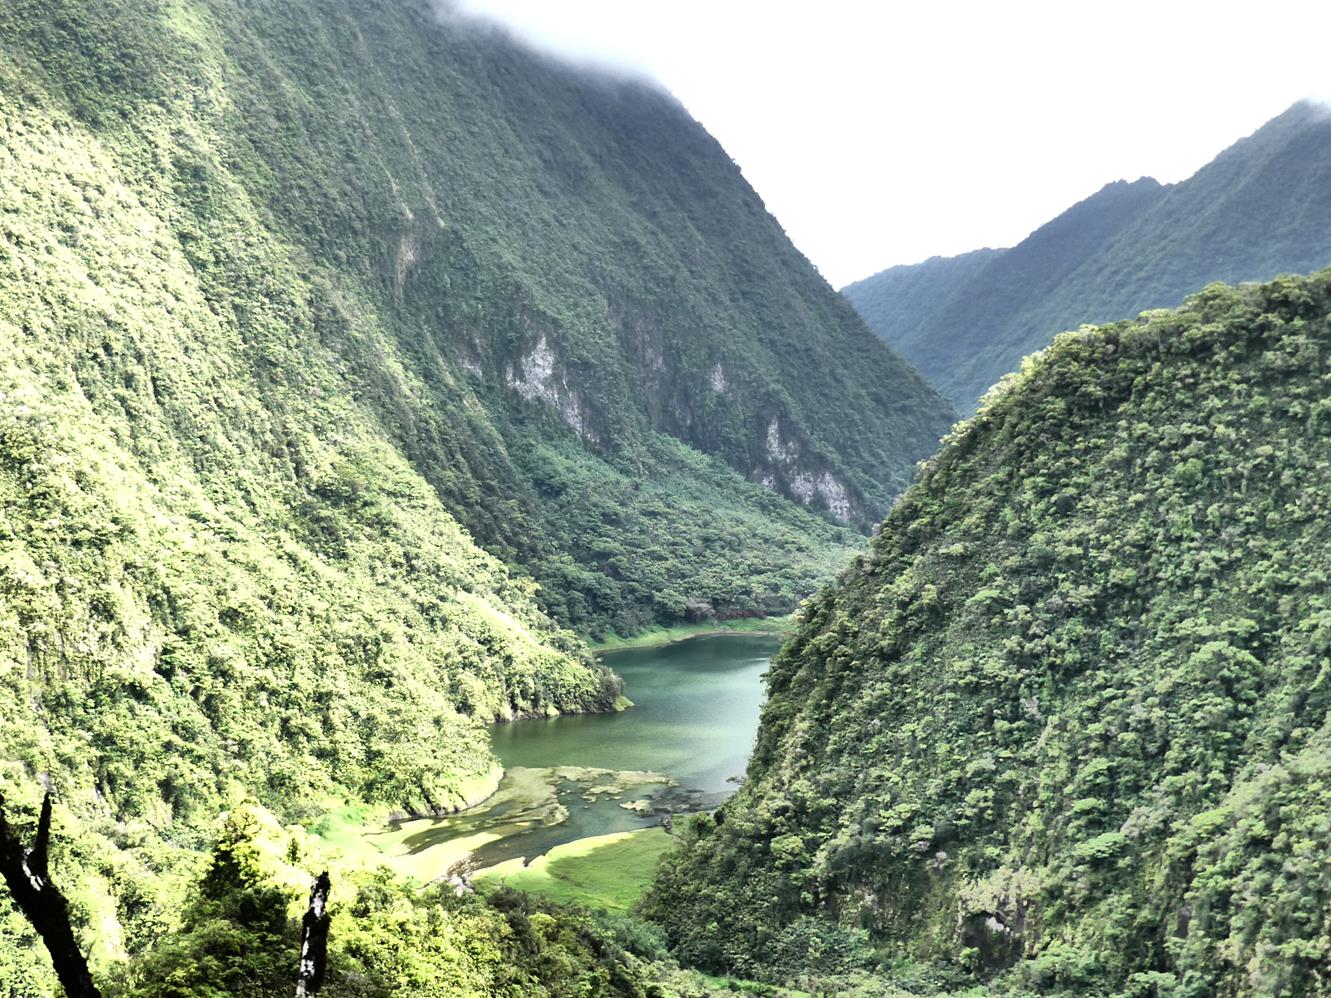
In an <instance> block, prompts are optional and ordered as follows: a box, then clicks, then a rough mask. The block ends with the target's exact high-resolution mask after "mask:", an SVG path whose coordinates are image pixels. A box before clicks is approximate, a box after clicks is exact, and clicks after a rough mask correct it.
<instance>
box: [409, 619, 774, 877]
mask: <svg viewBox="0 0 1331 998" xmlns="http://www.w3.org/2000/svg"><path fill="white" fill-rule="evenodd" d="M779 645H780V642H779V639H777V638H775V637H771V636H767V635H733V636H732V635H726V636H715V637H701V638H692V639H689V640H687V641H680V642H677V643H675V644H670V645H664V646H661V647H657V648H635V649H627V650H624V651H616V652H611V653H607V654H605V655H604V656H602V658H603V661H604V662H605V663H606V664H607V665H609V666H610V667H611V668H612V669H614V670H615V671H616V672H617V673H619V675H620V676H622V677H623V679H624V692H625V694H626V695H627V696H628V697H629V698H630V699H631V700H632V701H633V702H634V706H633V707H632V708H630V709H628V710H625V711H622V712H620V713H617V714H587V715H574V716H567V717H556V718H550V719H539V720H529V721H514V722H511V723H508V724H497V725H495V726H494V727H493V729H492V734H491V744H492V746H493V748H494V751H495V754H496V755H497V756H498V757H499V760H500V761H501V762H502V763H503V765H504V769H505V771H506V773H505V776H504V780H503V782H502V783H501V784H500V787H499V791H498V792H497V793H496V794H495V795H494V797H492V798H491V799H490V800H489V801H486V802H485V803H483V804H480V805H478V806H477V807H475V808H472V809H470V810H468V811H463V812H461V813H460V814H456V815H451V816H449V817H447V818H441V819H438V820H437V821H432V822H429V823H413V828H412V834H411V835H410V837H409V838H408V839H407V840H406V843H405V844H406V846H407V848H408V849H409V850H410V851H411V852H418V851H420V850H424V849H428V848H430V847H431V846H432V845H437V844H439V843H441V842H445V841H448V840H450V839H456V838H460V837H462V836H469V835H475V834H478V833H486V834H489V835H493V836H495V838H494V840H493V841H491V842H488V843H486V844H485V845H482V846H481V847H479V848H478V849H476V850H475V852H474V853H473V862H474V864H475V865H476V866H477V867H478V868H481V867H486V866H491V865H494V864H496V863H501V862H503V861H505V860H508V859H513V858H515V857H518V856H521V857H524V858H525V859H526V860H527V861H528V862H530V861H531V860H532V859H535V858H536V857H537V856H540V855H542V854H544V853H545V852H547V851H549V850H550V849H552V848H554V847H555V846H557V845H562V844H563V843H566V842H572V841H575V840H577V839H581V838H586V837H588V836H593V835H604V834H607V833H610V832H622V831H630V830H632V829H635V828H646V827H649V826H651V825H655V824H659V823H660V822H661V820H662V812H664V811H667V810H669V811H680V810H696V809H698V808H702V807H714V806H715V805H716V804H719V803H720V802H721V801H722V800H724V799H725V798H726V797H727V796H729V795H730V794H731V793H733V792H734V789H735V784H734V783H733V782H730V779H729V778H731V777H738V776H742V775H743V773H744V768H745V765H746V763H747V761H748V757H749V753H750V751H751V750H752V749H753V739H754V736H755V734H756V733H757V730H758V712H759V709H760V707H761V705H762V698H763V685H762V678H761V677H762V673H763V672H764V671H765V670H766V669H767V666H768V664H769V663H770V661H771V658H772V655H773V654H775V652H776V650H777V648H778V647H779ZM643 773H655V774H660V776H659V777H644V776H642V775H641V774H643ZM663 778H664V779H663ZM644 801H645V802H647V806H646V807H644V808H643V810H644V811H645V812H648V813H639V812H638V811H634V810H631V809H628V808H626V807H624V806H623V805H624V804H626V803H634V802H644Z"/></svg>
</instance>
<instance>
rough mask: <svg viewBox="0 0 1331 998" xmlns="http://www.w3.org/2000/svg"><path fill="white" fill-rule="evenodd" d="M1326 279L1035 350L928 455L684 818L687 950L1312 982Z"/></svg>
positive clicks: (1325, 946)
mask: <svg viewBox="0 0 1331 998" xmlns="http://www.w3.org/2000/svg"><path fill="white" fill-rule="evenodd" d="M1329 316H1331V271H1324V272H1322V273H1320V274H1317V275H1315V276H1313V277H1311V278H1281V279H1279V280H1277V281H1275V282H1273V283H1270V284H1266V285H1262V286H1249V287H1245V288H1243V289H1238V290H1236V289H1233V288H1229V287H1225V286H1220V285H1216V286H1212V287H1209V288H1207V289H1206V290H1205V291H1204V292H1202V293H1200V294H1198V295H1196V296H1194V297H1192V298H1190V299H1189V300H1188V303H1187V304H1186V305H1185V306H1184V307H1183V308H1182V309H1180V310H1178V311H1157V312H1154V313H1151V314H1149V315H1148V316H1145V317H1143V318H1141V319H1139V320H1137V321H1131V322H1120V323H1118V324H1115V325H1109V326H1104V327H1101V328H1098V329H1087V330H1084V331H1082V332H1079V333H1069V334H1066V335H1064V336H1060V337H1059V338H1057V339H1056V340H1055V342H1054V344H1053V346H1052V347H1051V348H1050V349H1048V350H1047V351H1046V352H1045V353H1044V354H1042V355H1041V356H1039V357H1037V358H1034V359H1032V360H1031V361H1029V362H1028V363H1027V364H1026V365H1025V366H1024V367H1023V369H1022V371H1021V372H1020V373H1019V374H1017V375H1014V376H1012V377H1010V378H1008V379H1007V380H1005V381H1004V383H1003V384H1002V385H1001V386H1000V388H999V389H998V390H997V391H995V392H994V393H992V394H991V395H990V396H989V397H988V398H987V400H986V402H985V404H984V405H983V406H982V407H981V409H980V411H979V413H978V414H977V415H976V416H975V417H973V418H972V419H971V420H969V421H968V422H967V423H964V424H962V425H961V426H959V428H958V429H957V431H956V432H955V433H954V434H953V435H952V436H951V437H950V438H949V440H948V441H947V442H946V443H945V445H944V447H943V449H942V450H941V451H940V453H939V454H938V455H937V456H936V457H935V458H933V459H932V460H931V461H930V462H929V463H928V466H927V470H926V471H925V473H924V474H923V476H922V479H921V480H920V481H919V482H918V484H916V485H915V486H914V487H912V488H911V489H910V491H909V492H908V493H907V494H906V495H905V497H904V498H903V499H902V501H901V502H900V504H899V505H898V506H897V507H896V508H895V509H894V510H893V511H892V513H891V514H890V515H889V516H888V518H887V520H886V522H885V524H884V526H883V529H882V532H881V535H880V536H878V537H876V538H875V539H874V540H873V541H872V542H871V544H870V546H869V548H868V550H867V551H866V552H865V553H864V554H863V556H862V557H860V558H859V559H857V560H856V562H855V563H854V564H853V565H852V566H851V567H850V568H848V569H847V570H846V571H845V573H844V574H843V575H842V577H841V578H840V580H839V581H838V583H837V584H836V585H835V586H834V587H831V588H829V589H828V590H827V591H826V592H824V593H822V594H820V595H819V596H818V597H816V598H815V599H813V600H811V601H810V602H809V603H808V605H807V606H806V607H805V608H804V610H803V611H802V620H801V624H800V627H799V630H798V633H797V634H796V636H795V637H794V638H793V639H792V640H791V641H789V642H788V643H787V645H786V646H785V648H784V649H783V651H782V652H781V654H780V655H779V657H778V658H777V660H776V662H775V663H774V665H773V668H772V671H771V673H770V677H769V701H768V703H767V705H766V707H765V708H764V712H763V720H762V727H761V731H760V734H759V738H758V744H757V748H756V750H755V754H754V756H753V758H752V760H751V763H750V766H749V772H748V779H747V781H746V782H745V784H744V785H743V787H742V789H741V790H740V792H739V794H738V795H737V796H736V797H734V798H732V799H731V801H729V802H728V803H727V804H726V805H725V806H724V807H723V808H722V809H721V810H720V811H719V812H717V814H716V815H715V817H712V816H703V817H700V818H698V819H696V820H694V822H693V823H692V824H691V825H690V826H689V827H688V829H687V830H686V831H685V832H684V833H683V837H684V845H683V847H682V848H680V849H679V850H678V851H677V852H676V853H675V854H673V855H672V856H669V857H668V858H667V861H666V863H665V865H664V866H663V868H662V872H661V874H660V877H659V879H658V883H657V886H656V888H655V892H656V893H655V897H654V901H653V905H652V910H653V915H654V917H656V918H657V919H659V920H660V921H661V922H662V923H663V924H664V925H665V926H666V927H667V929H668V933H669V935H670V938H671V940H672V941H673V942H674V943H675V944H676V945H677V946H678V948H679V952H680V954H681V955H682V956H683V957H685V958H686V959H687V960H689V961H693V962H696V963H699V964H701V965H703V966H710V967H713V968H729V969H739V970H742V971H743V972H745V973H751V974H761V975H766V976H769V977H771V978H774V979H783V978H789V977H791V976H793V975H797V974H800V973H808V972H809V971H810V969H811V968H812V969H818V970H821V972H823V973H826V974H833V975H835V974H838V973H846V972H849V971H850V970H853V969H854V968H856V967H872V968H877V969H878V970H879V971H880V972H881V973H883V974H884V975H886V976H887V978H889V979H892V978H893V977H894V976H895V977H896V978H897V979H900V980H906V979H907V977H906V976H904V975H906V973H907V969H908V965H909V966H913V967H914V969H913V970H911V971H910V974H911V975H913V977H912V978H911V979H913V980H915V981H916V983H917V984H918V985H919V991H920V992H921V993H923V992H926V991H927V992H930V993H932V992H933V991H935V990H948V991H951V990H956V991H962V990H964V989H966V988H967V987H971V986H975V985H977V984H979V983H980V982H987V985H988V987H987V990H988V991H990V992H992V993H999V994H1005V993H1025V994H1041V995H1051V994H1068V995H1072V994H1087V995H1090V994H1095V995H1157V996H1184V995H1186V996H1194V995H1196V996H1201V995H1233V994H1244V995H1269V996H1275V995H1312V994H1326V993H1328V990H1331V978H1328V968H1329V967H1331V921H1328V912H1331V903H1329V902H1331V893H1329V892H1331V859H1329V858H1328V854H1327V851H1326V848H1325V844H1326V841H1327V837H1328V835H1329V834H1331V605H1329V604H1328V596H1327V573H1328V571H1331V555H1329V554H1328V552H1331V535H1328V530H1329V529H1331V528H1329V527H1328V520H1327V517H1326V515H1325V513H1326V510H1327V509H1328V508H1329V507H1331V435H1329V434H1328V433H1327V423H1326V420H1327V417H1328V413H1329V412H1331V404H1329V403H1328V401H1327V398H1328V386H1331V319H1329V318H1328V317H1329Z"/></svg>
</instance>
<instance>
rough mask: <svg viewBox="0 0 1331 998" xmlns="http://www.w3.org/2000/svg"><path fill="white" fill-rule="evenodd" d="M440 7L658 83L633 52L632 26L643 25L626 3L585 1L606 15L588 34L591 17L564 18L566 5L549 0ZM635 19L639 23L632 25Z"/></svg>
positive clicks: (458, 18) (586, 62) (476, 24)
mask: <svg viewBox="0 0 1331 998" xmlns="http://www.w3.org/2000/svg"><path fill="white" fill-rule="evenodd" d="M435 6H436V8H437V10H438V12H439V16H440V18H441V19H443V20H444V21H446V22H447V23H448V24H450V25H453V26H459V27H470V28H472V29H475V30H492V31H501V32H503V33H505V34H507V35H509V36H511V37H513V38H515V39H517V40H518V41H520V42H522V43H523V44H525V45H526V46H527V47H529V48H531V49H534V50H535V51H537V52H540V53H542V54H544V55H547V56H551V57H554V58H556V59H558V60H559V61H561V62H564V63H569V64H571V65H573V66H575V67H577V68H580V69H586V70H595V71H598V72H601V73H609V74H611V75H614V76H620V77H628V78H632V79H639V80H643V81H651V82H655V77H654V75H653V73H652V71H651V69H650V68H649V67H648V66H647V65H645V64H644V63H643V62H642V60H641V58H640V57H639V56H637V55H635V54H634V52H633V50H632V49H633V46H632V39H631V34H632V30H634V29H637V28H638V27H639V24H638V23H637V19H636V18H634V19H628V18H625V17H624V16H623V11H624V6H623V5H622V2H621V3H616V2H603V0H582V2H581V3H580V4H579V7H580V8H581V9H582V12H583V13H585V12H586V10H588V9H590V10H593V11H595V12H597V13H598V14H603V15H604V16H598V17H596V18H594V19H593V20H594V21H595V22H596V23H597V24H599V25H600V28H599V29H597V30H596V32H595V34H594V35H589V34H586V33H585V26H586V24H587V23H588V19H587V18H585V17H567V16H561V11H560V8H561V7H562V6H563V5H561V4H552V3H550V2H549V0H435ZM563 13H564V14H567V9H566V8H565V10H564V12H563ZM630 20H632V21H633V22H635V23H633V24H632V27H630V26H629V25H630ZM579 28H582V29H584V30H581V31H580V30H579Z"/></svg>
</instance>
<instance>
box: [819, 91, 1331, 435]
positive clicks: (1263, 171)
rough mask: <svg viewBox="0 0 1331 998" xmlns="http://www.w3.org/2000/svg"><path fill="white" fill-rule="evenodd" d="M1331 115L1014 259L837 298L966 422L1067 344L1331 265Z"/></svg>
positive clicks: (903, 274) (1096, 214)
mask: <svg viewBox="0 0 1331 998" xmlns="http://www.w3.org/2000/svg"><path fill="white" fill-rule="evenodd" d="M1329 154H1331V109H1328V108H1327V107H1325V106H1324V105H1320V104H1314V103H1307V102H1303V103H1299V104H1295V105H1294V106H1293V107H1291V108H1290V109H1289V110H1288V111H1286V112H1285V113H1284V114H1282V115H1280V116H1279V117H1277V118H1275V119H1273V120H1272V121H1270V122H1268V123H1267V124H1266V125H1265V126H1263V127H1262V128H1261V129H1259V130H1258V131H1257V132H1256V133H1254V134H1253V135H1250V136H1249V137H1247V138H1245V139H1243V140H1241V141H1239V142H1237V143H1235V144H1234V145H1233V146H1231V147H1230V148H1229V149H1226V150H1225V151H1224V152H1223V153H1221V154H1220V155H1219V156H1217V157H1216V158H1215V159H1214V160H1213V161H1212V162H1211V163H1209V164H1208V165H1206V166H1205V167H1203V168H1202V169H1201V170H1199V171H1198V172H1197V173H1196V174H1194V175H1193V176H1192V177H1190V178H1188V179H1187V180H1184V181H1182V182H1181V183H1177V184H1172V185H1161V184H1159V183H1157V182H1156V181H1154V180H1152V179H1150V178H1143V179H1141V180H1138V181H1136V182H1134V183H1126V182H1123V181H1118V182H1116V183H1112V184H1109V185H1107V186H1106V187H1104V188H1103V189H1102V190H1100V191H1099V192H1097V193H1096V194H1094V195H1092V196H1091V197H1089V198H1087V199H1086V200H1085V201H1082V202H1081V203H1080V204H1077V205H1074V206H1073V207H1072V208H1069V209H1068V210H1067V211H1066V212H1064V213H1063V214H1062V215H1060V216H1059V217H1058V218H1056V219H1054V220H1053V221H1051V222H1049V223H1048V224H1046V225H1043V226H1041V227H1040V228H1039V229H1036V230H1035V232H1033V233H1031V235H1030V236H1028V237H1027V238H1026V239H1025V240H1023V241H1022V242H1021V243H1019V244H1018V245H1017V246H1014V247H1012V248H1011V249H1004V250H980V251H977V252H975V253H969V254H965V255H963V256H959V257H953V258H938V259H934V260H929V261H926V262H925V263H921V264H916V265H908V266H902V267H893V268H891V269H889V270H885V271H883V272H881V273H879V274H876V275H874V276H873V277H869V278H866V279H864V280H862V281H857V282H856V283H854V284H851V285H850V286H848V287H846V288H845V289H843V294H845V296H846V297H847V298H848V299H849V300H850V302H851V303H852V304H853V305H854V306H855V308H856V309H857V310H858V311H859V312H860V314H861V315H862V316H864V318H865V321H867V322H868V324H869V325H870V327H871V328H872V329H873V330H874V331H875V332H876V333H877V334H878V335H879V336H881V337H882V338H883V340H884V341H885V342H886V343H887V344H888V345H889V346H891V347H892V348H893V349H895V350H899V351H900V352H901V354H902V355H903V356H905V357H906V358H907V359H908V360H909V361H910V362H911V363H912V364H914V365H915V366H916V367H917V368H918V369H919V370H920V372H921V373H922V374H924V376H925V377H926V378H927V379H928V380H929V382H930V383H931V384H933V385H935V386H936V387H937V388H938V389H939V390H940V391H941V392H942V393H943V394H944V395H946V396H947V397H948V398H949V399H950V400H951V401H952V403H953V404H954V405H955V406H956V407H957V409H958V410H959V411H961V412H973V411H974V409H975V407H976V405H977V404H978V402H979V400H980V397H981V396H982V395H983V394H984V392H985V390H986V389H988V388H989V386H990V385H992V384H994V382H996V381H997V380H998V379H999V378H1000V377H1001V376H1002V375H1003V374H1005V373H1007V372H1008V371H1013V370H1016V369H1017V367H1018V366H1020V363H1021V359H1022V357H1024V356H1026V355H1027V354H1030V353H1033V352H1034V351H1036V350H1040V349H1043V348H1044V347H1045V346H1047V345H1048V344H1049V342H1050V341H1051V340H1052V339H1053V338H1054V335H1055V334H1057V333H1060V332H1063V331H1064V330H1069V329H1076V328H1078V327H1079V326H1080V325H1082V324H1083V323H1100V322H1112V321H1115V320H1118V319H1123V318H1130V317H1132V316H1135V315H1137V314H1138V313H1140V312H1142V311H1144V310H1146V309H1151V308H1172V307H1174V306H1176V305H1178V304H1179V303H1180V302H1182V300H1183V298H1184V296H1185V295H1189V294H1192V293H1193V292H1194V291H1196V290H1197V289H1198V288H1201V287H1204V286H1206V285H1207V284H1208V283H1210V282H1212V281H1225V282H1228V283H1231V284H1232V283H1238V282H1241V281H1264V280H1269V279H1271V278H1273V277H1275V276H1277V275H1278V274H1282V273H1300V274H1302V273H1308V272H1310V271H1314V270H1317V269H1319V268H1321V267H1325V266H1326V265H1327V264H1328V263H1331V155H1329Z"/></svg>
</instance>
